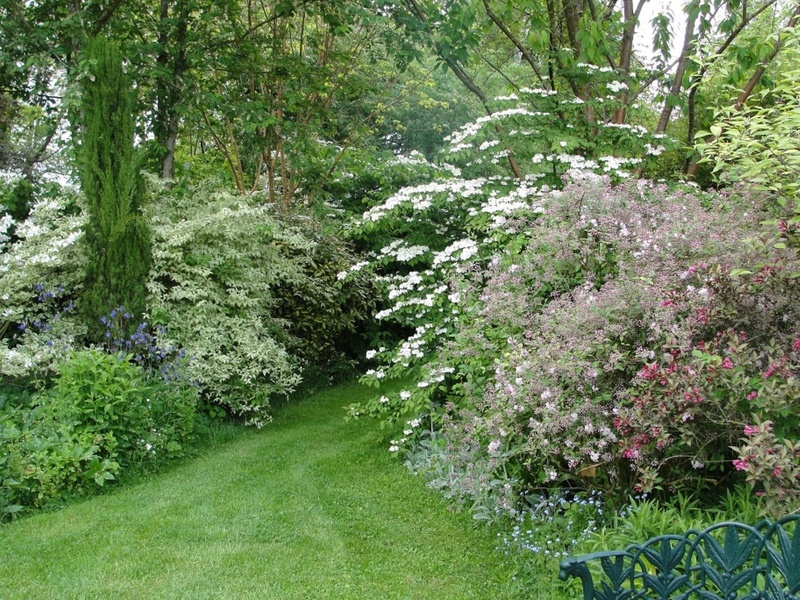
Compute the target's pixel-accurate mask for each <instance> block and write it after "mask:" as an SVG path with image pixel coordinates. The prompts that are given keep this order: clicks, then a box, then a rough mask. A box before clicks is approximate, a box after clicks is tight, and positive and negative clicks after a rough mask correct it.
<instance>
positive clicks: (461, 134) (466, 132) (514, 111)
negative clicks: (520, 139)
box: [444, 106, 547, 152]
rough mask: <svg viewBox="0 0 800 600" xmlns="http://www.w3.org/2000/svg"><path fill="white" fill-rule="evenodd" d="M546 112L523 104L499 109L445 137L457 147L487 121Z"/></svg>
mask: <svg viewBox="0 0 800 600" xmlns="http://www.w3.org/2000/svg"><path fill="white" fill-rule="evenodd" d="M546 114H547V113H543V112H539V111H532V110H529V109H527V108H524V107H521V106H520V107H516V108H507V109H505V110H499V111H497V112H496V113H492V114H491V115H486V116H483V117H479V118H478V119H476V120H475V121H473V122H472V123H467V124H466V125H464V126H463V127H462V128H461V129H459V130H457V131H454V132H453V133H451V134H450V135H449V136H447V137H446V138H444V139H445V141H446V142H448V143H450V144H451V146H452V147H455V146H458V145H459V144H462V143H463V142H464V141H465V140H467V139H468V138H471V137H472V136H474V135H476V134H477V133H478V132H479V131H480V130H481V129H482V128H483V125H484V124H486V123H490V122H493V121H499V120H501V119H505V118H506V117H515V116H526V117H541V116H546ZM452 147H451V148H450V152H454V150H453V148H452Z"/></svg>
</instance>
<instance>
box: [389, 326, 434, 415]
mask: <svg viewBox="0 0 800 600" xmlns="http://www.w3.org/2000/svg"><path fill="white" fill-rule="evenodd" d="M429 329H430V326H429V325H420V326H419V327H417V330H416V331H415V332H414V334H413V335H411V336H410V337H409V338H408V339H405V340H403V343H402V344H400V347H399V348H398V349H397V353H396V355H395V356H394V358H393V359H392V361H393V362H395V363H401V364H402V365H403V366H404V367H407V366H409V365H410V364H411V360H412V359H414V358H425V352H424V351H423V349H424V348H425V346H427V344H428V342H427V340H426V339H425V334H426V332H427V331H428V330H429ZM405 394H408V396H407V397H404V392H400V398H401V399H403V400H408V398H410V397H411V392H405Z"/></svg>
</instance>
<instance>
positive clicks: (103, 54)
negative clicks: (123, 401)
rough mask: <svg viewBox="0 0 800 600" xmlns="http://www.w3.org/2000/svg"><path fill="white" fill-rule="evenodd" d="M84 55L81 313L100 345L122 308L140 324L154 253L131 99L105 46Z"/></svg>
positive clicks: (98, 43) (118, 61) (91, 46)
mask: <svg viewBox="0 0 800 600" xmlns="http://www.w3.org/2000/svg"><path fill="white" fill-rule="evenodd" d="M84 53H85V54H84V59H85V61H86V65H87V67H88V73H89V76H88V77H86V78H85V79H84V82H83V85H82V98H83V101H82V124H81V125H82V126H81V146H80V150H79V154H78V155H79V161H80V174H81V183H82V185H83V192H84V194H85V195H86V199H87V201H88V207H89V215H88V216H89V218H88V223H87V225H86V232H85V243H86V244H87V245H88V248H87V250H88V264H87V267H86V279H85V284H84V289H83V293H82V298H81V305H82V311H83V314H84V317H85V319H86V323H87V325H88V327H89V334H90V336H92V337H95V338H97V337H98V336H100V335H102V333H103V331H104V327H103V326H102V324H101V322H100V318H101V317H103V316H104V315H109V314H110V313H111V311H112V310H113V309H115V308H117V307H119V306H124V307H125V308H126V310H127V311H128V312H129V313H131V315H133V317H134V318H133V319H131V321H130V322H131V324H132V325H135V323H136V322H138V321H139V320H141V315H142V313H143V312H144V311H145V309H146V302H147V294H146V289H145V284H146V282H147V274H148V272H149V269H150V263H151V248H150V231H149V228H148V226H147V223H146V222H145V220H144V217H143V215H142V212H141V207H142V202H143V199H144V182H143V180H142V177H141V174H140V160H139V157H138V156H137V152H136V150H135V148H134V145H133V139H134V127H135V118H134V112H133V106H134V99H133V97H132V93H131V83H130V81H129V79H128V77H127V75H126V74H125V72H124V70H123V68H122V55H121V53H120V51H119V50H118V48H117V47H116V45H115V44H114V43H112V42H111V41H109V40H106V39H104V38H95V39H91V40H89V42H88V43H87V44H86V47H85V50H84ZM98 341H99V340H98Z"/></svg>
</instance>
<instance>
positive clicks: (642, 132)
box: [603, 123, 649, 137]
mask: <svg viewBox="0 0 800 600" xmlns="http://www.w3.org/2000/svg"><path fill="white" fill-rule="evenodd" d="M603 127H605V128H607V129H627V130H628V131H630V132H631V133H633V134H635V135H637V136H638V137H643V136H646V135H649V132H648V131H647V129H645V128H644V127H642V126H641V125H630V124H629V123H605V124H604V125H603Z"/></svg>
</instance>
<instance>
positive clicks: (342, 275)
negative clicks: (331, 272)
mask: <svg viewBox="0 0 800 600" xmlns="http://www.w3.org/2000/svg"><path fill="white" fill-rule="evenodd" d="M367 265H369V263H368V262H367V261H361V262H357V263H356V264H354V265H353V266H352V267H350V268H349V269H347V271H340V272H339V273H337V274H336V279H337V280H339V281H344V280H345V279H347V276H348V275H350V273H356V272H358V271H360V270H361V269H363V268H364V267H366V266H367Z"/></svg>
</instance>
